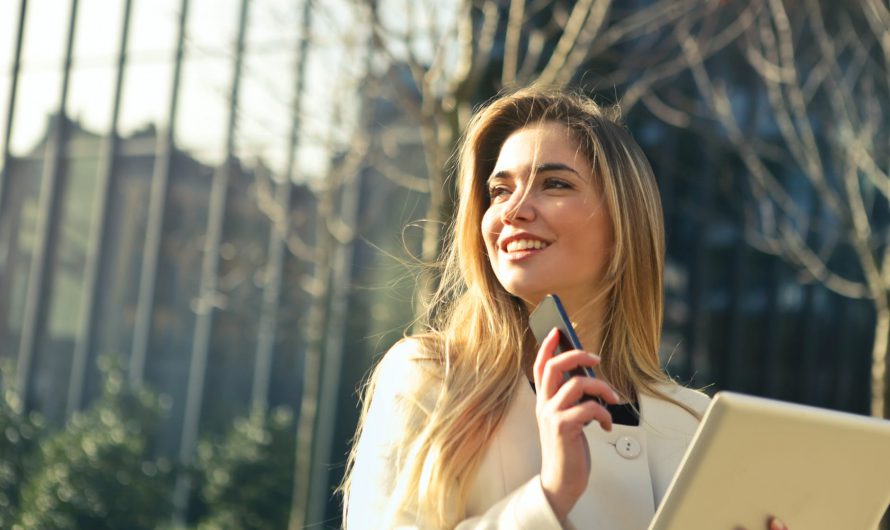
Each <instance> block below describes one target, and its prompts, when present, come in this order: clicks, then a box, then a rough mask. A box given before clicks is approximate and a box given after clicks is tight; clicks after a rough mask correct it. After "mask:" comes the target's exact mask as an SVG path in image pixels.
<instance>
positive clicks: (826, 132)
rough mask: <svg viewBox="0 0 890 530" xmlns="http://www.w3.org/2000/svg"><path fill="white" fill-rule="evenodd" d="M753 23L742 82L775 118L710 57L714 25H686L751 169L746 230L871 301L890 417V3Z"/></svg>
mask: <svg viewBox="0 0 890 530" xmlns="http://www.w3.org/2000/svg"><path fill="white" fill-rule="evenodd" d="M790 4H794V5H793V6H792V5H790ZM709 16H711V17H713V18H714V19H716V18H719V17H720V13H719V12H717V11H714V10H712V11H711V12H710V14H709ZM746 21H748V22H750V23H749V24H748V25H747V29H746V30H745V32H744V34H743V36H742V38H740V39H738V43H739V50H740V51H741V57H742V58H743V59H742V60H741V62H742V63H743V64H744V65H745V67H746V68H747V69H748V72H750V74H752V75H751V76H748V77H742V79H745V80H746V81H741V83H748V82H750V83H751V84H753V88H752V87H746V88H745V91H747V92H748V93H749V94H750V93H754V94H762V95H763V97H764V98H765V100H766V101H767V106H768V109H769V113H767V115H768V116H769V117H768V118H767V119H765V120H764V118H763V117H761V116H758V115H757V114H756V110H750V111H748V112H747V113H744V114H743V113H742V112H740V110H739V105H738V97H739V94H740V92H741V90H738V91H737V89H739V88H740V87H739V86H738V84H739V83H740V81H728V80H727V79H726V76H725V75H722V73H721V72H725V68H724V65H721V64H715V62H713V61H708V60H707V58H706V57H705V54H704V52H703V50H704V49H706V47H707V46H708V43H709V41H710V40H711V39H712V36H711V35H710V34H709V31H708V30H707V28H706V27H705V26H706V25H703V26H702V27H695V26H694V25H693V24H690V23H688V22H683V23H681V24H678V25H677V28H676V31H677V35H678V37H679V40H680V42H681V43H682V49H683V53H684V56H685V59H686V62H687V64H688V65H689V68H690V69H691V72H692V75H693V79H694V82H695V85H696V86H697V87H698V90H699V92H700V93H701V94H702V96H703V99H704V101H705V102H706V106H707V109H708V111H709V113H710V116H711V117H713V118H714V119H716V120H717V122H718V123H719V124H720V125H721V127H722V129H723V130H724V131H725V136H726V138H727V142H728V144H730V146H731V147H732V149H733V151H734V152H736V153H737V154H738V156H739V158H740V159H741V161H742V162H743V164H744V167H745V169H746V171H747V174H748V182H749V183H750V190H751V194H752V197H753V201H751V204H749V206H748V208H747V209H746V215H747V218H748V221H749V222H748V223H747V225H746V239H747V240H748V241H749V242H750V243H751V244H752V245H754V246H755V247H756V248H758V249H760V250H762V251H764V252H768V253H771V254H774V255H776V256H780V257H782V258H784V259H785V260H787V261H788V262H789V263H792V264H794V265H795V266H797V267H799V268H800V270H801V271H803V272H804V274H805V275H806V276H807V277H808V278H809V279H810V280H811V281H817V282H820V283H822V284H823V285H825V286H826V287H827V288H828V289H830V290H832V291H834V292H836V293H838V294H840V295H842V296H845V297H849V298H857V299H866V300H870V301H871V302H872V304H873V306H874V309H875V312H876V322H875V334H874V341H873V346H872V370H871V413H872V414H873V415H874V416H878V417H890V409H888V407H887V397H888V381H887V349H888V338H890V230H888V228H890V227H888V226H887V223H886V220H883V221H882V218H886V210H887V207H888V201H890V130H888V129H890V128H888V123H890V112H888V106H887V102H888V101H890V10H888V7H887V5H886V3H883V2H881V1H880V0H863V1H862V2H839V3H831V2H820V1H819V0H805V1H801V2H792V1H791V0H784V1H783V0H760V1H757V2H751V3H750V6H749V9H748V11H747V17H746ZM738 78H739V76H736V79H738ZM734 104H736V105H735V106H734ZM765 122H766V123H765ZM765 129H770V130H771V131H772V132H769V133H767V134H764V130H765ZM813 200H815V203H816V204H817V207H816V210H818V212H819V214H818V215H813V213H814V209H813V208H811V207H809V206H808V205H809V204H810V203H812V202H813ZM843 255H852V256H853V257H854V260H853V261H855V263H856V264H857V265H858V268H859V270H858V271H857V273H856V274H850V273H849V272H848V271H844V270H841V269H839V268H838V266H837V265H838V263H842V262H843V259H838V258H839V257H841V256H843Z"/></svg>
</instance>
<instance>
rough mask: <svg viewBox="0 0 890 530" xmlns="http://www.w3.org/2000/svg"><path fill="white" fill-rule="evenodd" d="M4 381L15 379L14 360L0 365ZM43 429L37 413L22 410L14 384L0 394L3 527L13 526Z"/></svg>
mask: <svg viewBox="0 0 890 530" xmlns="http://www.w3.org/2000/svg"><path fill="white" fill-rule="evenodd" d="M0 373H2V377H3V381H12V380H13V379H14V376H13V372H12V369H11V363H9V362H7V363H4V364H3V366H2V367H0ZM43 431H44V424H43V420H42V418H41V417H40V416H39V415H38V414H36V413H33V412H32V413H30V414H23V413H22V406H21V401H20V400H19V398H18V395H17V394H16V393H15V391H14V390H13V389H11V388H8V387H7V388H4V389H3V392H2V396H0V528H12V524H13V521H14V518H15V515H16V511H17V509H18V506H19V503H20V500H21V499H20V493H21V490H20V488H21V485H22V483H23V482H24V481H25V477H28V476H33V475H34V469H33V462H34V460H35V456H36V455H37V453H38V440H39V439H40V437H41V435H42V433H43Z"/></svg>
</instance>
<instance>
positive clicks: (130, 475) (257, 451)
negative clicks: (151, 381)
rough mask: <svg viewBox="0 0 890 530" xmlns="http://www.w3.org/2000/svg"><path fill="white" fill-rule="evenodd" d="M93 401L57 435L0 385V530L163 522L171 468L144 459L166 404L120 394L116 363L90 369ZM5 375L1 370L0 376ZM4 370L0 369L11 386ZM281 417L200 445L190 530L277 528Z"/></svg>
mask: <svg viewBox="0 0 890 530" xmlns="http://www.w3.org/2000/svg"><path fill="white" fill-rule="evenodd" d="M99 367H100V371H101V373H102V376H103V381H104V386H103V391H102V395H101V396H100V397H99V398H98V399H97V400H96V401H94V402H93V403H92V405H91V406H90V408H89V409H88V410H86V411H83V412H80V413H78V414H75V415H74V416H73V417H72V418H71V420H70V421H68V423H67V425H66V426H65V428H64V429H61V430H51V429H48V428H46V426H45V425H44V421H43V420H42V419H41V417H40V416H38V415H36V414H34V413H32V414H28V415H25V414H22V412H21V410H22V407H21V404H20V402H19V400H18V397H17V394H16V393H15V392H14V390H13V389H11V388H9V387H8V385H7V386H5V387H4V388H3V390H4V392H3V395H2V399H0V529H6V528H12V529H15V530H26V529H27V530H30V529H41V530H42V529H47V528H52V529H54V530H67V529H72V530H73V529H87V528H88V529H90V530H103V529H121V528H127V529H151V528H162V527H164V525H169V524H170V523H171V514H172V513H173V507H172V498H173V495H172V494H173V486H174V482H175V477H176V469H175V466H174V465H173V464H172V463H171V462H170V461H169V460H168V459H166V458H163V457H158V456H157V455H155V454H154V451H153V448H152V446H151V441H152V440H154V439H156V433H157V430H156V429H157V428H158V426H159V421H160V420H161V419H162V417H163V415H164V413H165V411H166V409H168V408H169V403H166V402H165V400H164V398H161V397H159V396H157V395H156V394H155V393H153V392H152V391H150V390H148V389H147V388H145V387H142V388H138V389H134V388H132V387H130V386H129V385H127V383H126V380H125V377H124V371H123V368H122V366H121V363H120V360H119V359H118V358H116V357H111V356H106V357H102V358H101V359H100V360H99ZM4 368H6V369H4ZM8 368H9V366H8V365H6V366H0V373H2V376H3V381H11V380H13V378H11V377H9V376H10V375H11V374H12V372H10V370H9V369H8ZM294 441H295V437H294V418H293V413H292V412H291V410H290V409H287V408H276V409H274V410H272V411H271V412H269V413H268V414H262V413H255V414H252V415H251V416H250V417H247V418H238V419H236V420H235V421H234V423H233V424H232V425H231V426H230V428H229V429H228V430H227V431H226V432H225V433H224V434H222V435H217V436H205V437H204V438H203V439H202V440H201V441H200V442H199V444H198V449H197V459H196V462H195V464H194V466H193V467H192V469H191V470H190V473H191V476H192V479H193V480H192V483H193V484H194V490H193V491H194V495H193V508H194V509H193V510H192V511H191V512H192V513H191V517H189V524H190V525H192V526H189V527H190V528H197V529H200V530H216V529H220V530H222V529H233V528H238V529H244V530H260V529H272V528H285V527H287V522H288V517H289V514H290V512H289V511H290V501H291V491H292V487H293V480H292V477H293V469H294Z"/></svg>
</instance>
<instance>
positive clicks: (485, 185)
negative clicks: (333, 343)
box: [343, 88, 781, 530]
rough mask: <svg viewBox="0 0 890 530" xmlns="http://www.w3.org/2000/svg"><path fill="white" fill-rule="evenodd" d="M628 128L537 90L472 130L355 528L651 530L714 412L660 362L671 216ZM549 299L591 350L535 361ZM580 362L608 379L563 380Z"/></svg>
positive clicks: (348, 488) (399, 351)
mask: <svg viewBox="0 0 890 530" xmlns="http://www.w3.org/2000/svg"><path fill="white" fill-rule="evenodd" d="M618 119H619V116H618V111H617V109H604V108H600V107H599V106H597V105H596V104H595V103H594V102H593V101H591V100H590V99H587V98H585V97H583V96H578V95H573V94H570V93H568V92H565V91H559V90H541V89H534V88H532V89H524V90H520V91H518V92H515V93H513V94H510V95H506V96H503V97H501V98H499V99H496V100H494V101H493V102H491V103H490V104H489V105H488V106H487V107H485V108H483V109H482V110H481V111H479V112H478V113H477V114H476V115H475V117H474V118H473V119H472V121H471V123H470V125H469V127H468V129H467V132H466V135H465V137H464V139H463V145H462V148H461V152H460V160H459V167H458V194H459V203H458V209H457V215H456V220H455V223H454V226H453V230H452V232H451V233H450V236H449V240H448V246H447V250H446V254H445V259H444V264H443V269H442V282H441V286H440V288H439V290H438V292H437V293H436V295H435V298H434V301H433V302H434V303H433V305H432V307H433V311H432V315H433V316H432V317H431V319H430V330H429V332H427V333H425V334H422V335H417V336H412V337H408V338H406V339H404V340H402V341H401V342H399V343H398V344H396V345H395V346H394V347H393V348H392V349H391V350H390V351H389V352H388V353H387V354H386V355H385V356H384V358H383V360H382V361H381V362H380V363H379V365H378V366H377V367H376V368H375V370H374V372H373V375H372V376H371V378H370V380H369V384H368V386H367V389H366V391H365V400H364V410H363V414H362V420H361V422H360V425H359V429H358V434H357V443H356V444H355V446H354V448H353V451H352V454H351V455H350V459H349V465H348V471H347V477H346V479H345V480H344V486H343V489H344V492H345V504H344V512H345V513H344V521H345V525H346V526H347V527H348V528H392V527H416V528H453V527H457V528H530V529H531V528H535V529H538V528H542V529H543V528H563V527H574V528H591V529H608V530H621V529H642V528H646V527H647V526H648V524H649V521H650V520H651V518H652V515H653V514H654V512H655V509H656V507H657V506H658V503H659V502H660V501H661V499H662V497H663V496H664V493H665V490H666V488H667V486H668V483H669V481H670V479H671V478H672V476H673V474H674V472H675V470H676V468H677V466H678V465H679V462H680V459H681V458H682V456H683V454H684V451H685V450H686V448H687V446H688V444H689V442H690V440H691V437H692V435H693V433H694V431H695V429H696V427H697V425H698V422H699V420H700V418H701V415H702V413H703V412H704V410H705V408H706V407H707V405H708V397H707V396H706V395H704V394H702V393H700V392H697V391H694V390H691V389H687V388H684V387H682V386H680V385H678V384H676V383H674V382H673V381H672V380H671V379H670V378H668V377H667V375H666V374H665V373H664V372H663V371H662V369H661V368H660V365H659V359H658V346H659V340H660V334H661V320H662V304H663V301H662V268H663V260H664V228H663V225H662V214H661V204H660V200H659V195H658V190H657V188H656V184H655V180H654V177H653V175H652V170H651V168H650V167H649V164H648V162H647V160H646V158H645V156H644V155H643V153H642V151H641V150H640V148H639V146H637V144H636V143H635V142H634V141H633V139H632V138H631V137H630V135H629V134H628V133H627V132H626V131H625V129H624V128H623V127H622V126H621V125H620V124H619V122H618ZM548 293H555V294H557V295H559V297H560V298H561V299H562V301H563V304H564V306H565V307H566V309H567V311H568V313H569V315H571V316H572V318H573V321H574V323H575V327H576V331H577V332H578V335H579V337H580V340H581V344H583V345H585V346H586V347H587V348H591V350H590V352H583V351H577V350H576V351H572V352H567V353H563V354H561V355H559V356H554V355H553V353H554V348H555V346H556V343H557V340H558V336H557V335H556V334H555V333H551V334H550V335H549V336H548V337H547V338H546V339H545V340H544V341H543V343H542V344H541V345H540V347H538V345H537V344H536V341H535V339H534V338H533V337H532V336H531V334H530V332H529V330H528V315H529V313H530V312H531V310H533V309H534V307H535V306H536V305H537V304H538V303H539V302H540V301H541V300H542V299H543V297H544V296H545V295H546V294H548ZM591 352H593V353H591ZM580 366H587V367H591V368H594V369H595V370H596V372H597V375H598V377H597V378H596V379H593V378H588V377H571V378H569V379H567V380H565V375H564V374H565V373H566V372H568V371H569V370H572V369H574V368H577V367H580ZM584 394H589V395H593V396H597V397H599V398H600V399H601V400H602V403H603V404H600V403H598V402H597V401H593V400H584V401H580V398H581V397H582V396H583V395H584ZM772 528H781V526H773V527H772Z"/></svg>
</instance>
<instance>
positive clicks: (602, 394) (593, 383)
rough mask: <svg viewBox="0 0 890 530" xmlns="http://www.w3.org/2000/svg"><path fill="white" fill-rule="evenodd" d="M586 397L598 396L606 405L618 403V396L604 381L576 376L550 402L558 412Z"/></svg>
mask: <svg viewBox="0 0 890 530" xmlns="http://www.w3.org/2000/svg"><path fill="white" fill-rule="evenodd" d="M584 395H589V396H596V397H599V398H600V399H602V400H603V401H604V402H605V403H611V404H613V405H614V404H616V403H618V394H617V393H616V392H615V391H614V390H612V387H611V386H609V384H608V383H606V382H605V381H603V380H602V379H593V378H590V377H580V376H575V377H572V378H570V379H569V380H568V381H566V382H565V384H564V385H562V386H561V387H560V388H559V390H557V392H556V394H555V395H554V396H553V397H552V398H551V400H550V402H551V403H552V406H554V407H555V408H556V409H557V410H562V409H567V408H569V407H571V406H572V405H574V404H575V403H577V402H578V401H579V400H580V399H581V398H582V397H584Z"/></svg>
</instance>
